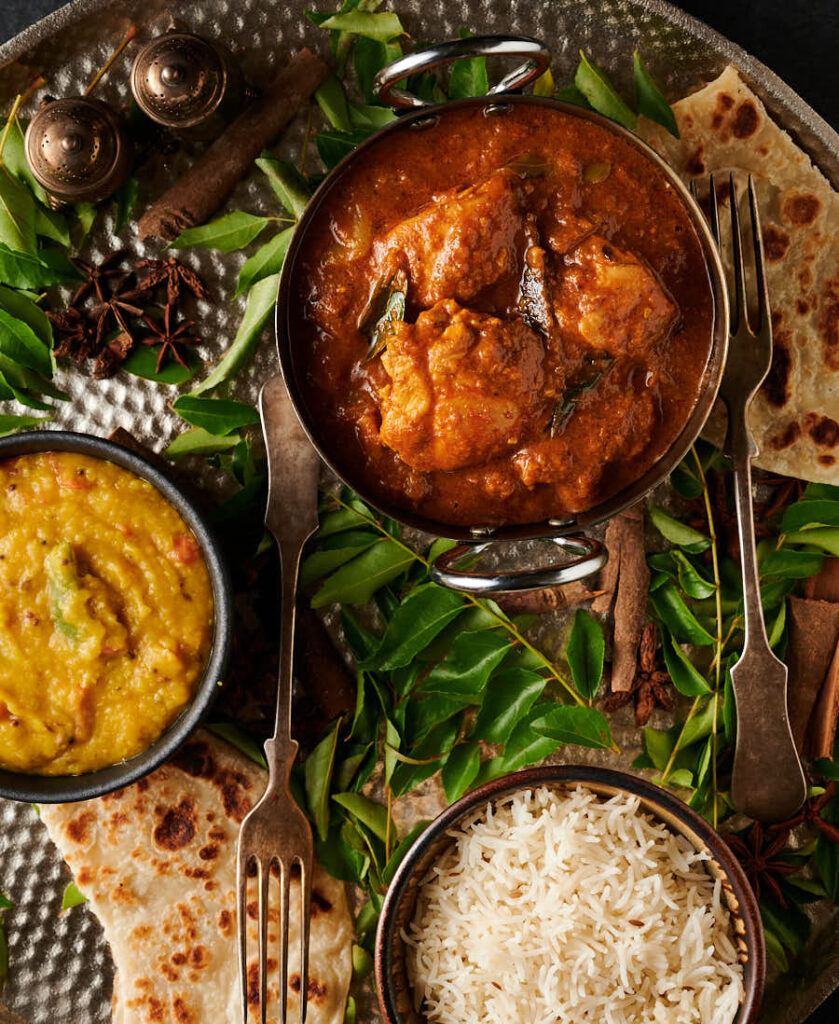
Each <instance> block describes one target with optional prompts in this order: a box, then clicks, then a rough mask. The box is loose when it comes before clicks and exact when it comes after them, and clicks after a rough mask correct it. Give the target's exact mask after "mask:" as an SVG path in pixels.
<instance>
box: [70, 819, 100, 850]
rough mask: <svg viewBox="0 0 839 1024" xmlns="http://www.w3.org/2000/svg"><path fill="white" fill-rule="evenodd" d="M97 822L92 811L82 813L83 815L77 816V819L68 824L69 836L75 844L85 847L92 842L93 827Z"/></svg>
mask: <svg viewBox="0 0 839 1024" xmlns="http://www.w3.org/2000/svg"><path fill="white" fill-rule="evenodd" d="M95 821H96V815H95V814H93V813H92V812H91V811H82V813H81V814H78V815H76V817H75V818H71V819H70V820H69V821H68V822H67V835H68V836H69V837H70V838H71V839H72V840H73V842H74V843H78V844H79V845H80V846H84V845H85V844H86V843H88V842H89V841H90V838H91V827H92V825H93V823H94V822H95Z"/></svg>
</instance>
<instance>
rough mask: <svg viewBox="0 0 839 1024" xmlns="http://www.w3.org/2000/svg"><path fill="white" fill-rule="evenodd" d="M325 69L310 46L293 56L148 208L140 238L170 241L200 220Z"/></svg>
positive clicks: (214, 207)
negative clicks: (190, 165)
mask: <svg viewBox="0 0 839 1024" xmlns="http://www.w3.org/2000/svg"><path fill="white" fill-rule="evenodd" d="M327 74H329V68H328V67H327V65H326V64H324V62H323V61H322V60H321V59H320V57H318V56H316V55H315V54H314V53H312V51H311V50H308V49H305V48H304V49H302V50H301V51H300V52H299V53H298V54H296V55H295V56H294V57H292V59H291V60H290V61H289V62H288V64H287V65H286V66H285V67H284V68H283V70H282V71H280V73H279V74H278V75H277V77H276V78H275V79H274V81H273V82H272V83H271V84H270V85H269V86H267V87H266V89H265V91H264V92H263V93H262V95H261V96H259V97H258V98H257V99H256V100H254V101H253V103H251V104H250V105H249V106H248V107H247V109H246V110H244V111H243V113H241V114H240V115H239V117H238V118H236V120H235V121H233V122H232V124H230V125H228V127H227V128H226V129H225V130H224V132H222V134H221V135H220V136H219V137H218V138H217V139H216V141H215V142H214V143H213V144H212V145H211V146H210V147H209V148H208V149H207V150H206V151H205V152H204V153H203V155H202V156H200V157H199V158H198V159H197V160H196V161H195V163H194V164H193V165H192V167H190V169H189V170H188V171H187V172H186V173H185V174H183V175H182V176H181V177H180V178H179V179H178V180H177V181H176V182H175V184H174V185H173V186H172V187H171V188H170V189H168V191H166V192H165V193H164V194H163V195H162V196H161V197H160V198H159V199H158V200H157V202H155V203H153V204H152V205H151V206H150V207H149V209H148V210H146V212H145V213H144V214H143V216H142V217H141V218H140V222H139V231H140V237H141V238H148V237H149V236H150V235H157V236H158V237H160V238H163V239H165V240H166V241H169V242H171V241H172V240H173V239H175V238H177V237H178V235H179V234H180V233H181V232H182V231H184V230H185V229H186V228H190V227H195V225H197V224H203V223H204V221H206V220H207V219H208V218H209V217H211V216H212V215H213V214H214V213H215V212H216V211H217V210H218V209H219V207H220V206H221V205H222V203H223V202H224V200H225V199H226V198H227V195H228V193H229V192H230V190H231V189H232V188H233V186H234V185H235V184H236V183H237V182H238V181H240V180H241V179H242V178H243V177H244V176H245V175H246V174H247V173H248V171H249V170H250V169H251V167H252V166H253V162H254V160H256V158H257V157H258V156H259V154H260V152H261V151H262V150H263V149H264V148H265V147H266V146H268V145H269V144H270V143H271V142H273V140H274V139H275V138H276V137H277V136H278V135H279V134H280V132H281V131H282V130H283V128H285V126H286V125H287V124H288V122H289V121H290V120H291V119H292V117H293V116H294V115H295V114H296V113H297V111H298V110H299V108H300V107H301V106H302V105H303V104H304V103H305V102H306V100H308V98H309V97H310V96H311V95H312V93H313V92H314V91H315V89H317V87H318V86H319V85H320V84H321V82H322V81H323V80H324V78H326V76H327Z"/></svg>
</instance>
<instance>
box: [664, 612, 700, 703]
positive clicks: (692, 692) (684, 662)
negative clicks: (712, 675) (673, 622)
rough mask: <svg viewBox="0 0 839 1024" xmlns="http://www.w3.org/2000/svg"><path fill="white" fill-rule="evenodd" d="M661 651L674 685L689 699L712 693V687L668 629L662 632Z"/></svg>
mask: <svg viewBox="0 0 839 1024" xmlns="http://www.w3.org/2000/svg"><path fill="white" fill-rule="evenodd" d="M661 650H662V654H663V655H664V664H665V665H666V666H667V671H668V672H669V673H670V678H671V679H672V680H673V685H674V686H675V687H676V689H677V690H678V691H679V693H684V694H686V695H687V696H688V697H696V696H698V695H699V694H700V693H710V692H711V687H710V686H709V685H708V682H707V680H706V679H705V677H704V676H703V675H702V673H701V672H699V670H698V669H697V668H695V667H694V665H693V662H692V661H691V660H690V659H689V658H688V657H687V655H686V654H685V653H684V651H683V650H682V648H681V647H680V646H679V645H678V644H677V643H676V642H675V641H674V640H673V638H672V637H671V636H670V634H669V633H668V632H667V630H666V629H662V630H661Z"/></svg>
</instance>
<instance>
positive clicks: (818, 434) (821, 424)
mask: <svg viewBox="0 0 839 1024" xmlns="http://www.w3.org/2000/svg"><path fill="white" fill-rule="evenodd" d="M804 425H805V427H806V429H807V433H808V434H809V435H810V437H811V438H812V439H813V441H814V442H815V443H816V444H817V445H818V446H819V447H820V448H835V447H836V445H837V444H839V423H837V422H836V420H834V419H831V417H830V416H820V415H819V414H818V413H815V412H811V413H808V414H807V416H805V418H804Z"/></svg>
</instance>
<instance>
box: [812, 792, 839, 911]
mask: <svg viewBox="0 0 839 1024" xmlns="http://www.w3.org/2000/svg"><path fill="white" fill-rule="evenodd" d="M821 817H822V818H823V819H824V820H825V821H827V822H829V823H830V824H831V825H839V800H837V798H836V797H834V798H833V800H831V802H830V803H829V804H828V805H827V807H825V809H824V810H823V811H822V812H821ZM816 867H817V868H818V869H819V877H820V878H821V881H822V884H823V885H824V887H825V889H826V890H827V892H828V895H829V896H830V898H831V900H833V902H834V903H839V843H836V842H833V841H832V840H830V839H829V838H828V836H826V835H825V834H824V833H822V832H819V838H818V841H817V843H816Z"/></svg>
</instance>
